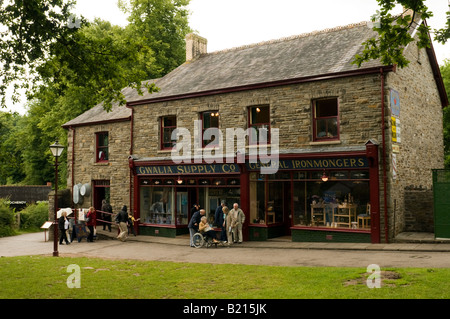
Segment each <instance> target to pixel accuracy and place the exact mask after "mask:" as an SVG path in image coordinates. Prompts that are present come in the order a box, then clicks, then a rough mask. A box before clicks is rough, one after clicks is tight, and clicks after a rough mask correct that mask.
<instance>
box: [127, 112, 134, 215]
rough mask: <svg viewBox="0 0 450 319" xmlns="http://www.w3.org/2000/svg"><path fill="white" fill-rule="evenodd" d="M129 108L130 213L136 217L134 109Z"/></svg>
mask: <svg viewBox="0 0 450 319" xmlns="http://www.w3.org/2000/svg"><path fill="white" fill-rule="evenodd" d="M126 107H127V108H129V109H130V110H131V119H130V154H129V156H130V158H129V166H130V182H129V183H130V190H129V193H130V211H131V212H133V215H134V216H135V214H136V212H135V211H134V210H133V205H132V203H133V167H132V166H131V165H130V164H131V161H132V159H131V155H133V127H134V109H133V107H130V106H128V105H126ZM135 217H136V216H135Z"/></svg>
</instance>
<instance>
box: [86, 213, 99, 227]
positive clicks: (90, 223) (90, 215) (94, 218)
mask: <svg viewBox="0 0 450 319" xmlns="http://www.w3.org/2000/svg"><path fill="white" fill-rule="evenodd" d="M86 217H87V218H89V221H88V222H87V223H86V225H87V226H97V212H96V211H95V210H94V211H93V212H91V211H89V212H88V213H87V216H86Z"/></svg>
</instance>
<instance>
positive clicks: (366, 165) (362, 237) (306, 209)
mask: <svg viewBox="0 0 450 319" xmlns="http://www.w3.org/2000/svg"><path fill="white" fill-rule="evenodd" d="M259 168H260V164H259V163H247V164H246V169H247V171H248V173H249V174H248V176H249V239H250V240H267V239H269V238H274V237H279V236H291V238H292V241H298V242H307V241H321V242H325V241H347V242H376V241H377V235H376V230H377V229H378V227H377V224H378V220H377V219H378V218H377V211H378V206H379V204H378V173H377V172H378V167H377V161H376V158H375V161H374V158H373V157H369V156H367V153H366V152H360V153H344V154H309V155H303V156H301V157H300V156H298V155H294V154H292V155H285V156H283V157H281V158H280V159H279V161H278V171H277V172H276V173H275V174H266V175H264V174H261V173H260V172H259Z"/></svg>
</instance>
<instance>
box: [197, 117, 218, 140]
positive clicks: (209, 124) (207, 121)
mask: <svg viewBox="0 0 450 319" xmlns="http://www.w3.org/2000/svg"><path fill="white" fill-rule="evenodd" d="M201 120H202V143H203V144H202V146H203V147H205V146H218V145H219V140H215V134H212V135H210V136H211V138H209V137H207V138H206V139H205V131H206V130H207V129H209V128H217V129H218V128H219V112H218V111H208V112H203V113H201Z"/></svg>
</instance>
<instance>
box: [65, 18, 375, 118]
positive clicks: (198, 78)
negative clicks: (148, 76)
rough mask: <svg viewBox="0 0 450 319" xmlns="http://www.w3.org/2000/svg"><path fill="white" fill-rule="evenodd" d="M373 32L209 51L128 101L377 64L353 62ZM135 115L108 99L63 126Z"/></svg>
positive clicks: (351, 30)
mask: <svg viewBox="0 0 450 319" xmlns="http://www.w3.org/2000/svg"><path fill="white" fill-rule="evenodd" d="M373 36H376V32H374V31H373V30H372V29H371V28H370V27H369V26H368V25H367V22H361V23H358V24H351V25H347V26H343V27H337V28H332V29H326V30H322V31H315V32H311V33H306V34H301V35H297V36H292V37H288V38H282V39H278V40H272V41H267V42H261V43H257V44H252V45H247V46H243V47H238V48H232V49H228V50H223V51H217V52H212V53H207V54H204V55H202V56H200V57H199V58H197V59H195V60H193V61H190V62H186V63H184V64H182V65H181V66H179V67H178V68H176V69H175V70H173V71H172V72H170V73H168V74H167V75H165V76H164V77H162V78H160V79H157V80H154V81H155V83H156V86H157V87H158V88H159V89H160V90H159V92H154V93H151V94H149V93H148V92H147V90H146V89H144V90H143V91H144V94H143V95H139V94H138V93H137V91H136V90H133V89H131V88H125V89H124V90H123V91H122V92H123V93H124V95H125V99H126V101H127V102H128V103H130V102H134V103H138V104H139V102H140V101H142V102H143V103H146V102H147V101H148V102H151V100H154V99H160V98H166V97H171V96H179V95H185V94H192V93H201V92H207V91H212V90H219V89H227V88H236V87H245V86H248V85H254V84H260V83H269V82H276V81H283V80H289V79H297V78H305V77H310V76H317V75H326V74H331V73H338V72H345V71H352V70H358V69H364V68H372V67H376V66H380V65H381V64H380V63H379V61H376V60H375V61H370V62H366V63H364V64H363V65H362V66H361V68H358V67H357V66H356V65H354V64H351V61H352V60H353V58H354V56H355V54H357V53H360V52H362V50H363V46H362V43H363V42H364V41H366V40H367V39H369V38H370V37H373ZM130 116H131V110H130V109H129V108H127V107H124V106H118V105H117V104H116V105H113V109H112V111H111V112H106V111H105V110H103V104H99V105H97V106H95V107H94V108H92V109H91V110H89V111H87V112H85V113H83V114H81V115H80V116H78V117H77V118H75V119H73V120H71V121H69V122H67V123H66V124H64V125H63V127H69V126H76V125H85V124H92V123H95V122H104V121H113V120H123V119H127V118H128V117H130Z"/></svg>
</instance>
